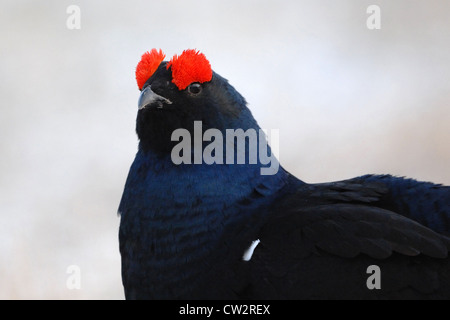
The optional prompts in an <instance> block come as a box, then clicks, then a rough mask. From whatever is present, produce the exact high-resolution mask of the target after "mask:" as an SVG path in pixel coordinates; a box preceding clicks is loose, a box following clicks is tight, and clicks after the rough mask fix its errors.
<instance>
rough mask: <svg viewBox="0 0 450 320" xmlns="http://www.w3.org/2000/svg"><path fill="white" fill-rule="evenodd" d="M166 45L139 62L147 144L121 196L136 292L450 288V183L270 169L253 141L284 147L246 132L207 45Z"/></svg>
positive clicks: (447, 291) (293, 295)
mask: <svg viewBox="0 0 450 320" xmlns="http://www.w3.org/2000/svg"><path fill="white" fill-rule="evenodd" d="M165 57H166V55H165V53H164V52H163V51H162V50H161V49H159V50H158V49H151V50H150V51H147V52H145V53H144V54H143V55H142V56H141V60H140V61H139V63H138V65H137V67H136V81H137V85H138V88H139V90H140V97H139V101H138V111H137V118H136V134H137V137H138V140H139V144H138V148H137V149H138V150H137V153H136V156H135V158H134V161H133V163H132V165H131V168H130V170H129V173H128V176H127V179H126V182H125V186H124V191H123V194H122V198H121V200H120V204H119V208H118V214H119V216H120V227H119V249H120V254H121V267H122V269H121V270H122V271H121V272H122V283H123V287H124V293H125V298H126V299H131V300H134V299H146V300H150V299H156V300H165V299H167V300H180V299H181V300H185V299H188V300H197V299H198V300H209V299H215V300H240V299H261V300H269V299H272V300H303V299H305V300H309V299H311V300H315V299H318V300H322V299H323V300H325V299H327V300H328V299H330V300H334V299H337V300H341V299H351V300H353V299H364V300H365V299H368V300H371V299H449V298H450V258H449V250H450V187H449V186H445V185H440V184H435V183H432V182H422V181H417V180H414V179H411V178H406V177H397V176H393V175H389V174H367V175H363V176H359V177H355V178H351V179H347V180H342V181H336V182H328V183H306V182H304V181H302V180H300V179H299V178H297V177H295V176H294V175H292V174H291V173H289V172H288V171H287V170H285V169H284V168H283V166H282V165H276V166H275V165H274V166H272V167H273V168H275V169H276V170H273V171H275V172H269V173H268V174H267V173H266V174H264V172H263V169H268V168H269V166H271V165H273V164H274V163H275V162H276V161H277V160H276V158H275V157H271V158H270V160H271V161H270V162H271V163H268V161H267V159H266V160H264V159H263V158H262V157H259V158H258V157H256V158H257V159H254V158H252V159H250V158H251V156H252V155H253V153H252V152H253V151H254V150H255V149H252V146H251V145H250V142H253V143H256V144H257V145H256V147H257V149H258V150H263V151H266V155H268V154H271V155H273V153H274V152H272V149H271V147H270V146H269V145H267V146H264V141H266V142H267V140H268V137H267V136H266V137H264V138H265V140H263V139H256V140H255V139H253V135H251V134H250V133H255V134H258V133H260V132H261V128H260V127H259V125H258V123H257V121H256V120H255V118H254V117H253V115H252V113H251V111H250V109H249V108H248V105H247V102H246V100H245V98H244V97H243V96H242V95H241V94H240V93H239V92H238V91H237V90H236V89H235V88H234V87H233V86H232V85H231V84H230V83H229V81H228V80H226V79H225V78H223V77H222V76H220V75H219V74H217V73H216V72H214V71H213V70H212V67H211V64H210V62H209V60H208V59H207V58H206V56H205V54H204V53H202V52H200V51H199V50H197V49H187V50H184V51H183V52H182V53H181V54H179V55H174V56H173V57H172V58H171V59H170V60H168V61H167V60H165ZM238 130H241V131H238ZM229 132H231V133H235V135H234V136H232V138H231V139H230V140H227V138H228V136H227V133H229ZM242 132H243V133H244V135H242V134H238V133H242ZM259 137H260V136H258V138H259ZM255 141H256V142H255ZM245 143H247V144H245ZM263 147H264V148H263ZM227 152H229V153H227ZM239 156H243V158H245V159H244V161H238V160H239V159H238V158H239ZM241 160H242V159H241ZM250 160H252V161H250ZM272 160H273V162H272Z"/></svg>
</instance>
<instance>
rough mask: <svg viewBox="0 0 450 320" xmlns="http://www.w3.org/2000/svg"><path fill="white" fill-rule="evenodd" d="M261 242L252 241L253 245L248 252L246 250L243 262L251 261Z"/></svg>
mask: <svg viewBox="0 0 450 320" xmlns="http://www.w3.org/2000/svg"><path fill="white" fill-rule="evenodd" d="M260 242H261V241H260V240H259V239H258V240H255V241H252V244H251V245H250V247H248V249H247V250H245V252H244V255H243V256H242V260H244V261H250V260H251V258H252V256H253V252H254V251H255V248H256V246H257V245H258V244H259V243H260Z"/></svg>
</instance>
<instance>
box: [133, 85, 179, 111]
mask: <svg viewBox="0 0 450 320" xmlns="http://www.w3.org/2000/svg"><path fill="white" fill-rule="evenodd" d="M164 104H172V101H170V100H169V99H166V98H164V97H163V96H160V95H159V94H156V93H154V92H153V91H152V89H151V86H148V87H147V88H145V89H144V90H142V92H141V96H140V97H139V102H138V106H139V110H141V109H144V108H148V107H150V106H152V105H154V106H155V107H156V108H159V109H161V108H162V107H163V106H164Z"/></svg>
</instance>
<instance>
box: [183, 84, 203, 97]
mask: <svg viewBox="0 0 450 320" xmlns="http://www.w3.org/2000/svg"><path fill="white" fill-rule="evenodd" d="M187 90H188V92H189V93H190V94H192V95H194V96H196V95H198V94H200V92H202V90H203V88H202V85H201V84H200V83H198V82H194V83H192V84H190V85H189V87H188V88H187Z"/></svg>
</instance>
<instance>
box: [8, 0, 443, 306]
mask: <svg viewBox="0 0 450 320" xmlns="http://www.w3.org/2000/svg"><path fill="white" fill-rule="evenodd" d="M371 4H376V5H378V6H380V8H381V29H380V30H369V29H368V28H367V26H366V20H367V18H368V17H369V14H367V13H366V9H367V7H368V6H369V5H371ZM69 5H77V6H79V8H80V9H81V29H80V30H70V29H68V28H67V26H66V21H67V19H68V18H69V14H67V13H66V9H67V7H68V6H69ZM449 12H450V2H449V1H448V0H428V1H423V0H422V1H418V0H397V1H390V0H377V1H366V0H339V1H337V0H290V1H286V0H278V1H273V0H271V1H268V0H258V1H256V0H253V1H247V0H229V1H218V0H197V1H194V2H192V1H173V0H170V1H167V0H166V1H137V0H131V1H127V2H124V1H106V0H97V1H85V0H80V1H66V0H63V1H61V0H45V1H32V0H21V1H13V0H3V1H2V10H1V12H0V40H1V41H0V75H1V77H0V95H1V115H0V132H1V135H0V150H1V151H0V152H1V153H0V155H1V158H0V214H1V224H0V261H1V262H0V298H1V299H123V297H124V296H123V291H122V284H121V277H120V255H119V250H118V239H117V233H118V226H119V218H118V216H117V207H118V204H119V201H120V197H121V193H122V190H123V185H124V183H125V179H126V176H127V173H128V169H129V166H130V165H131V162H132V160H133V158H134V154H135V152H136V149H137V138H136V135H135V133H134V122H135V117H136V112H137V100H138V96H139V91H138V89H137V86H136V82H135V79H134V70H135V66H136V64H137V62H138V61H139V59H140V56H141V54H142V53H143V52H145V51H147V50H149V49H151V48H154V47H155V48H162V49H163V50H164V51H165V53H166V54H167V58H170V57H172V55H173V54H176V53H178V54H179V53H181V52H182V51H183V50H184V49H187V48H197V49H199V50H201V51H202V52H204V53H205V54H206V56H207V58H208V59H209V60H210V62H211V64H212V66H213V69H214V70H215V71H216V72H218V73H219V74H221V75H222V76H224V77H225V78H228V79H229V80H230V82H231V84H232V85H234V86H235V87H236V88H237V89H238V91H240V92H241V93H242V94H243V95H244V96H245V97H246V99H247V100H248V102H249V105H250V108H251V110H252V111H253V114H254V116H255V117H256V118H257V119H258V121H259V123H260V125H261V127H263V128H266V129H275V128H277V129H280V139H281V141H280V160H281V163H282V164H283V165H284V166H285V167H286V168H287V169H288V170H289V171H291V172H292V173H293V174H295V175H296V176H298V177H299V178H301V179H303V180H304V181H306V182H323V181H332V180H339V179H346V178H351V177H354V176H358V175H361V174H365V173H391V174H394V175H400V176H408V177H414V178H417V179H420V180H427V181H434V182H437V183H444V184H450V170H449V164H450V148H449V147H450V142H449V141H450V125H449V124H450V20H449V19H448V13H449ZM70 265H77V266H79V267H80V270H81V278H80V279H81V289H79V290H69V289H68V288H67V286H66V280H67V279H68V277H69V275H68V274H67V273H66V270H67V267H68V266H70Z"/></svg>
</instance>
